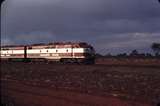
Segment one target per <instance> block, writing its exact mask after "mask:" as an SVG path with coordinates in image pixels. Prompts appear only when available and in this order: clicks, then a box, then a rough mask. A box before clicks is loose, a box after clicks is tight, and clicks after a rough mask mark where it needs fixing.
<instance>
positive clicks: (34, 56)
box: [0, 42, 95, 64]
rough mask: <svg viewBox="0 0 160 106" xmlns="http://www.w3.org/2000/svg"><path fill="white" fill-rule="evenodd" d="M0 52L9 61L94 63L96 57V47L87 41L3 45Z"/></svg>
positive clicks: (2, 57) (2, 58)
mask: <svg viewBox="0 0 160 106" xmlns="http://www.w3.org/2000/svg"><path fill="white" fill-rule="evenodd" d="M0 53H1V60H7V61H13V60H14V61H15V60H23V61H24V60H25V61H56V62H61V63H92V64H93V63H94V59H95V50H94V48H93V47H92V46H91V45H89V44H87V43H85V42H79V43H73V42H64V43H63V42H55V43H49V44H32V45H12V46H1V51H0Z"/></svg>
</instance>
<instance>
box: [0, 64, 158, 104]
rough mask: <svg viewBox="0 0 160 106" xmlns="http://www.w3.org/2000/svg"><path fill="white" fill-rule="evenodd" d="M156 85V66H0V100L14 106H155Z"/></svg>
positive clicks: (156, 100) (156, 98) (156, 96)
mask: <svg viewBox="0 0 160 106" xmlns="http://www.w3.org/2000/svg"><path fill="white" fill-rule="evenodd" d="M159 82H160V67H158V66H155V67H154V66H118V65H114V66H112V65H110V66H108V65H102V64H96V65H76V64H72V65H71V64H69V65H64V64H46V63H21V62H19V63H16V62H10V63H9V62H6V63H5V62H2V63H1V92H2V96H1V98H2V99H3V101H7V100H6V98H9V99H8V101H14V104H16V106H151V105H153V106H154V105H155V104H156V103H158V102H159V101H160V83H159ZM10 99H11V100H10Z"/></svg>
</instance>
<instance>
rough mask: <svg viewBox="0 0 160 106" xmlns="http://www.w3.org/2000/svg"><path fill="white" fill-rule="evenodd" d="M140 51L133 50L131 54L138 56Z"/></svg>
mask: <svg viewBox="0 0 160 106" xmlns="http://www.w3.org/2000/svg"><path fill="white" fill-rule="evenodd" d="M138 54H139V53H138V51H137V50H133V51H132V52H131V53H130V56H137V55H138Z"/></svg>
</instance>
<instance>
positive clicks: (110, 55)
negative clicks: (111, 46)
mask: <svg viewBox="0 0 160 106" xmlns="http://www.w3.org/2000/svg"><path fill="white" fill-rule="evenodd" d="M104 56H105V57H112V54H111V53H107V54H106V55H104Z"/></svg>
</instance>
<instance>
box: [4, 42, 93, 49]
mask: <svg viewBox="0 0 160 106" xmlns="http://www.w3.org/2000/svg"><path fill="white" fill-rule="evenodd" d="M24 46H28V47H48V46H49V47H55V48H61V47H77V48H78V47H91V45H89V44H87V43H86V42H78V43H75V42H54V43H48V44H45V43H39V44H31V45H4V46H1V48H21V47H24Z"/></svg>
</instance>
